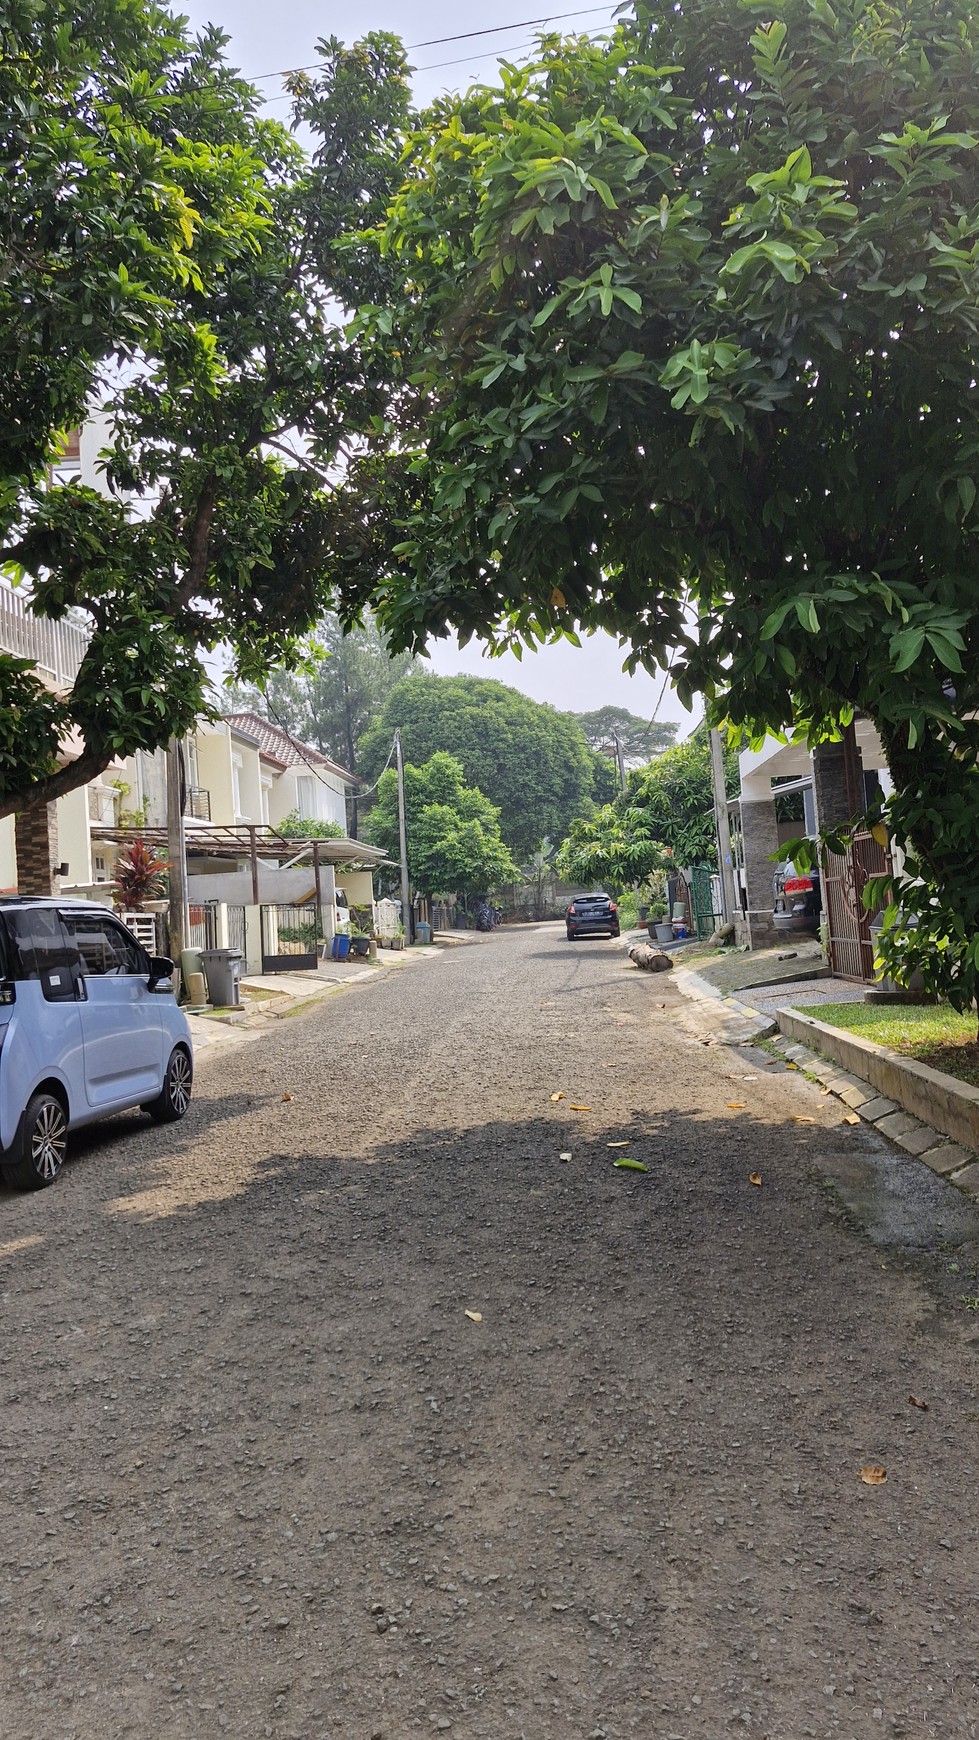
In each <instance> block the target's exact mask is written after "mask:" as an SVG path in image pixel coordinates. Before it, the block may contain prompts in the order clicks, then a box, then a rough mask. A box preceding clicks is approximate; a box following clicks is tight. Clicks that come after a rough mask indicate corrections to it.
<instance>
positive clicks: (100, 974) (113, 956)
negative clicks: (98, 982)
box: [64, 912, 148, 978]
mask: <svg viewBox="0 0 979 1740" xmlns="http://www.w3.org/2000/svg"><path fill="white" fill-rule="evenodd" d="M64 924H65V929H66V930H67V932H68V934H69V936H70V937H73V938H74V941H75V944H76V946H77V948H78V952H79V954H80V955H81V958H82V972H83V973H84V974H85V976H86V978H104V977H107V976H111V977H120V976H122V975H124V974H132V973H145V972H146V971H147V968H148V962H147V959H146V956H145V955H144V953H143V951H142V949H141V948H140V946H139V944H138V942H137V941H136V938H135V937H133V936H130V934H129V932H128V931H127V930H126V929H125V927H124V926H123V925H121V924H117V923H116V921H115V919H113V918H110V917H109V916H108V914H107V915H106V916H105V918H102V917H101V916H100V915H98V914H94V913H88V912H85V913H65V914H64Z"/></svg>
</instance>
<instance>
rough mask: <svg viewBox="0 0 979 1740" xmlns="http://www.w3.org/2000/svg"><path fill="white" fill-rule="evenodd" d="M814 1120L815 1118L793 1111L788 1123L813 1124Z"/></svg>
mask: <svg viewBox="0 0 979 1740" xmlns="http://www.w3.org/2000/svg"><path fill="white" fill-rule="evenodd" d="M815 1122H816V1120H815V1118H807V1117H803V1115H802V1113H801V1112H793V1113H792V1116H791V1118H790V1119H789V1123H790V1124H814V1123H815Z"/></svg>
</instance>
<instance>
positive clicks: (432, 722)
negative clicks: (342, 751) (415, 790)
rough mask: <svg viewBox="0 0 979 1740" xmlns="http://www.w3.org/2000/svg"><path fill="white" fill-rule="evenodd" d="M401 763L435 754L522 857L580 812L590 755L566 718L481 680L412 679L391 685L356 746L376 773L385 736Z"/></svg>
mask: <svg viewBox="0 0 979 1740" xmlns="http://www.w3.org/2000/svg"><path fill="white" fill-rule="evenodd" d="M396 727H397V728H398V729H400V731H401V741H402V745H403V748H404V754H405V759H406V760H408V761H411V762H413V763H414V764H415V765H416V766H420V765H421V764H422V763H423V762H427V761H428V760H429V758H430V757H431V756H432V755H434V754H436V752H437V751H439V750H445V751H447V752H448V753H449V754H450V755H453V756H454V757H455V758H456V760H457V761H458V762H459V763H460V764H461V766H462V769H463V772H464V774H465V777H466V780H467V781H468V782H469V784H470V785H474V786H478V788H479V790H480V791H482V792H485V794H486V796H487V797H488V798H489V799H490V801H491V802H492V803H494V804H496V805H497V806H498V807H499V810H500V815H501V821H500V826H501V829H502V833H503V838H504V840H505V841H506V843H507V845H508V846H509V847H510V849H511V851H513V852H514V853H515V854H516V855H517V857H518V858H520V859H521V860H523V859H525V858H528V857H529V856H530V854H531V853H532V852H533V851H534V849H535V847H537V846H539V844H540V842H541V840H542V839H544V837H545V836H550V838H551V839H560V838H561V837H562V836H563V835H564V833H565V832H566V831H567V828H568V825H569V823H570V822H571V819H572V817H573V816H575V815H577V814H579V813H580V811H581V810H582V809H583V808H587V807H588V806H589V800H590V798H591V792H592V778H593V775H592V755H591V752H590V750H589V749H588V745H587V744H586V742H585V740H584V737H583V736H582V733H581V729H580V727H579V726H578V725H577V724H576V722H575V721H574V720H573V719H571V718H569V717H568V715H567V714H564V713H558V712H556V711H555V709H554V708H553V707H548V706H546V705H544V704H543V703H542V702H539V701H532V700H530V698H529V697H528V696H527V695H522V694H520V693H519V691H518V690H516V689H511V688H509V687H508V686H507V685H506V684H505V683H497V682H494V681H493V680H492V679H490V678H487V677H434V676H429V675H417V676H411V677H407V678H406V679H405V681H404V682H402V683H399V684H398V686H397V688H395V689H393V690H392V692H391V694H390V696H389V697H388V700H387V703H386V704H385V706H384V708H383V710H382V712H381V713H380V715H379V716H378V718H377V719H376V721H375V723H374V724H373V725H372V726H371V728H370V730H369V731H368V732H367V733H366V734H365V736H364V738H363V741H362V743H361V757H360V759H361V770H362V772H363V774H364V776H365V777H367V778H372V777H376V775H377V774H378V773H379V772H380V770H381V768H382V767H383V766H384V762H385V760H386V758H387V755H388V752H389V750H390V748H391V740H392V737H393V734H394V730H395V728H396Z"/></svg>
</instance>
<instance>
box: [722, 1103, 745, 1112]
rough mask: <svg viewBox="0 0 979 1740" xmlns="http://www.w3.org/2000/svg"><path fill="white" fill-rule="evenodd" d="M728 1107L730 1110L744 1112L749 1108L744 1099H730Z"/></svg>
mask: <svg viewBox="0 0 979 1740" xmlns="http://www.w3.org/2000/svg"><path fill="white" fill-rule="evenodd" d="M727 1109H728V1111H729V1112H743V1111H746V1110H747V1107H746V1106H745V1103H744V1100H728V1102H727Z"/></svg>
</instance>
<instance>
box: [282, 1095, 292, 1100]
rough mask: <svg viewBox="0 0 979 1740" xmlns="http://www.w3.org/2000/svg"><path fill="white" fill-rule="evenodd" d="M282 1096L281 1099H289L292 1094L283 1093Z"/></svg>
mask: <svg viewBox="0 0 979 1740" xmlns="http://www.w3.org/2000/svg"><path fill="white" fill-rule="evenodd" d="M282 1098H283V1099H284V1100H291V1099H292V1095H291V1094H283V1096H282Z"/></svg>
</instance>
